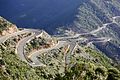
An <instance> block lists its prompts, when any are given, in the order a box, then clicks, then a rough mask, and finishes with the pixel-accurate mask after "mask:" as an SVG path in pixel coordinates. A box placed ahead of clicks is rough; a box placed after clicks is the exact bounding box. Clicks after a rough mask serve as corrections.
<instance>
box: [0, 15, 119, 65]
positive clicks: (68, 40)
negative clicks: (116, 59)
mask: <svg viewBox="0 0 120 80" xmlns="http://www.w3.org/2000/svg"><path fill="white" fill-rule="evenodd" d="M119 17H120V16H115V17H113V21H112V22H111V23H106V24H103V26H102V27H99V28H98V29H96V30H93V31H91V32H89V33H81V34H76V35H74V36H68V37H58V43H57V44H55V45H54V46H52V47H50V48H46V49H41V50H39V51H36V52H33V53H32V54H31V55H30V56H28V57H29V58H30V59H31V60H32V63H30V62H28V61H27V59H26V56H25V50H24V47H25V45H26V43H27V42H28V41H30V40H31V39H32V38H34V37H36V36H39V35H41V33H42V31H41V30H36V29H24V30H22V31H18V32H15V33H12V34H9V35H6V36H2V37H0V44H1V43H3V42H5V41H6V40H7V39H9V38H10V37H13V36H16V35H20V34H23V33H28V32H29V33H32V35H30V36H28V37H25V38H23V39H21V40H20V41H19V42H18V44H17V45H16V53H17V54H18V56H19V58H20V59H21V60H22V61H25V62H26V63H28V64H29V65H31V66H32V67H38V66H45V65H44V64H43V63H41V62H40V61H39V60H38V59H37V56H39V54H41V53H44V52H47V51H50V50H52V49H56V48H59V47H61V46H63V45H65V44H69V45H70V47H69V52H68V53H67V56H66V63H68V64H69V62H70V57H71V55H73V51H74V50H75V46H76V44H77V41H79V40H82V41H87V43H88V44H89V43H94V42H96V43H99V42H108V41H110V40H111V38H106V37H103V38H98V37H92V36H91V37H81V36H82V35H87V36H88V35H94V34H95V33H97V32H99V31H101V30H103V29H105V28H107V26H108V25H110V24H112V23H116V21H115V19H116V18H119Z"/></svg>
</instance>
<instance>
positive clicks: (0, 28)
mask: <svg viewBox="0 0 120 80" xmlns="http://www.w3.org/2000/svg"><path fill="white" fill-rule="evenodd" d="M16 31H18V29H17V27H16V25H14V24H12V23H10V22H8V21H7V20H6V19H4V18H3V17H0V36H4V35H7V34H11V33H14V32H16Z"/></svg>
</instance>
